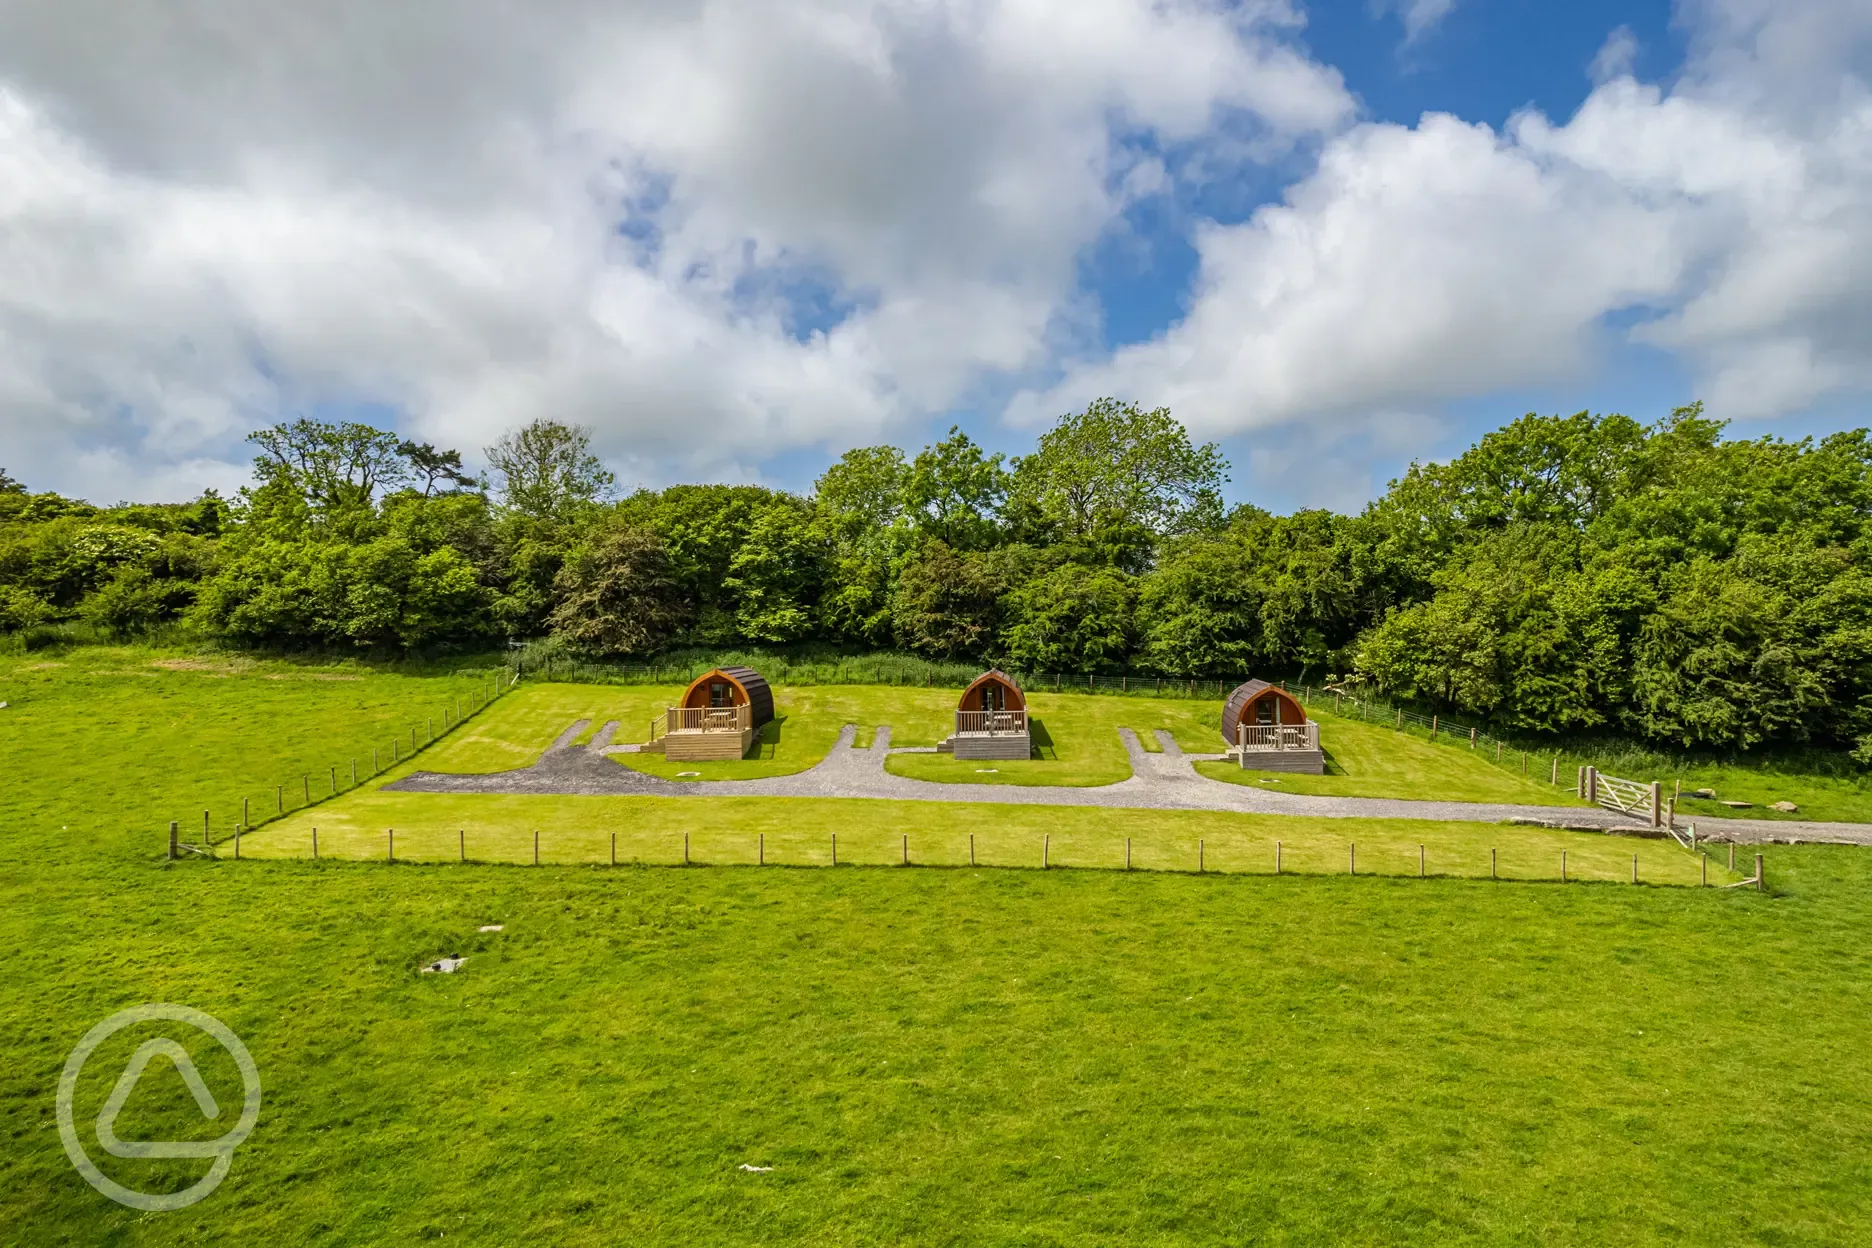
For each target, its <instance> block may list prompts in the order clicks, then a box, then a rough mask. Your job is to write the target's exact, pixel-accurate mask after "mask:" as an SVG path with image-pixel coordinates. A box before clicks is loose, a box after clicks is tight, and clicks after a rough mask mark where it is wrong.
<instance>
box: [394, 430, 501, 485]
mask: <svg viewBox="0 0 1872 1248" xmlns="http://www.w3.org/2000/svg"><path fill="white" fill-rule="evenodd" d="M397 453H398V454H400V455H402V456H403V458H404V459H406V460H408V461H409V466H410V472H411V474H412V475H413V476H414V477H415V478H416V479H417V480H419V481H421V482H422V487H423V491H422V492H423V497H424V498H428V497H429V496H430V495H432V494H433V493H435V490H436V485H437V483H438V482H440V483H442V484H443V485H445V486H447V487H448V488H449V489H451V490H478V489H480V488H481V480H480V478H478V477H476V476H475V475H474V474H473V473H471V472H469V471H468V470H467V469H466V468H464V467H462V457H461V452H460V451H438V450H437V449H436V448H435V447H433V446H431V445H430V444H429V443H427V442H407V441H406V442H401V443H398V445H397Z"/></svg>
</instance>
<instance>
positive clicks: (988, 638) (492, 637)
mask: <svg viewBox="0 0 1872 1248" xmlns="http://www.w3.org/2000/svg"><path fill="white" fill-rule="evenodd" d="M252 440H253V442H254V443H255V445H256V447H257V449H258V452H259V453H258V455H257V456H256V459H255V479H254V483H253V484H252V485H250V486H249V487H247V488H245V489H243V490H242V491H241V492H240V494H239V496H238V497H236V498H234V499H229V500H223V499H220V498H218V497H216V496H215V495H214V494H213V493H212V492H211V493H209V494H206V495H204V496H203V497H202V498H200V499H198V500H196V501H195V502H192V503H188V504H181V505H173V506H129V505H126V506H119V507H115V508H98V507H93V506H90V505H89V504H86V503H82V502H79V501H76V500H72V499H66V498H61V497H59V496H57V495H52V494H32V493H28V492H26V491H25V490H24V489H23V488H22V487H21V486H19V485H18V484H17V483H14V482H12V481H10V479H8V478H6V477H5V476H4V474H0V628H4V629H9V630H22V629H25V630H30V629H33V628H35V627H38V626H42V625H45V624H48V623H54V622H58V621H68V620H81V621H87V622H89V623H91V624H93V625H95V626H96V627H98V628H100V629H103V630H106V631H109V632H112V633H114V634H119V635H130V634H135V633H137V632H140V631H144V630H148V629H151V628H154V627H159V626H164V625H170V626H175V625H177V624H179V625H180V626H183V627H187V628H192V629H196V630H199V631H200V632H201V633H203V634H206V635H209V636H212V637H214V638H217V639H220V640H221V641H223V642H224V643H228V644H234V645H241V646H251V647H264V648H269V649H304V648H322V649H324V648H354V649H358V650H363V651H375V652H394V653H405V652H408V651H411V650H436V649H441V648H449V647H460V648H479V647H485V646H488V645H490V644H502V643H505V642H506V641H507V640H509V639H512V638H540V637H550V638H553V639H556V641H557V642H558V643H559V644H561V645H563V646H564V647H566V648H567V649H569V650H571V651H573V652H575V653H578V654H582V655H587V656H591V657H595V658H641V657H643V656H648V655H651V654H655V653H658V652H660V651H665V650H668V649H670V648H673V647H683V646H710V647H728V646H781V645H793V644H798V643H805V642H816V643H829V644H832V645H836V646H838V647H841V648H845V649H849V650H865V649H886V648H896V649H901V650H905V651H910V652H914V653H917V654H921V655H925V656H928V657H931V658H937V659H955V660H969V661H977V662H997V663H1001V664H1003V665H1006V666H1011V667H1015V668H1018V669H1020V670H1024V671H1045V672H1068V673H1099V672H1117V671H1132V672H1157V673H1161V674H1164V675H1173V676H1202V677H1222V678H1228V677H1234V676H1239V675H1241V674H1243V673H1247V672H1255V673H1279V674H1286V675H1297V674H1300V673H1303V672H1306V673H1312V674H1314V678H1316V679H1317V678H1318V677H1320V676H1326V675H1331V676H1334V677H1339V678H1343V679H1346V680H1350V681H1353V682H1358V681H1367V682H1371V683H1372V684H1374V685H1376V686H1378V687H1381V688H1382V689H1384V690H1385V691H1386V692H1388V693H1390V694H1392V695H1393V696H1397V697H1403V698H1408V699H1414V700H1418V701H1421V702H1424V703H1427V704H1430V705H1431V706H1440V707H1443V708H1446V709H1448V710H1453V711H1460V712H1463V713H1466V714H1469V715H1474V716H1482V717H1487V718H1489V719H1491V720H1492V721H1493V722H1495V723H1497V724H1501V725H1504V726H1509V727H1513V728H1517V729H1522V730H1533V731H1541V732H1558V733H1578V732H1601V731H1612V732H1619V733H1625V734H1630V735H1632V736H1635V737H1638V738H1641V739H1644V740H1646V741H1650V742H1655V743H1660V744H1664V743H1670V744H1682V745H1693V746H1713V747H1720V748H1725V749H1748V748H1752V747H1755V746H1758V745H1761V744H1764V743H1781V744H1787V743H1795V742H1802V743H1815V744H1820V745H1827V746H1843V747H1845V748H1852V749H1855V750H1856V751H1857V752H1858V753H1859V755H1860V756H1861V757H1863V758H1867V759H1872V580H1868V578H1867V577H1866V574H1865V572H1864V570H1863V569H1864V567H1865V564H1866V556H1867V554H1868V553H1869V550H1868V545H1867V544H1868V541H1872V533H1869V532H1868V521H1869V518H1872V441H1869V440H1868V436H1867V434H1866V432H1865V431H1863V430H1860V431H1855V432H1851V433H1841V434H1836V435H1833V436H1830V437H1828V438H1825V439H1823V440H1821V441H1818V442H1815V441H1812V440H1803V441H1800V442H1792V443H1790V442H1785V441H1781V440H1777V439H1772V438H1765V439H1761V440H1758V441H1741V440H1725V439H1724V438H1723V437H1722V426H1721V425H1720V424H1719V423H1717V422H1714V421H1710V420H1708V419H1705V418H1704V417H1703V415H1702V413H1701V410H1700V408H1697V407H1690V408H1685V409H1681V410H1679V411H1677V412H1675V413H1673V414H1672V415H1671V416H1670V417H1669V418H1668V419H1666V420H1663V421H1660V422H1658V423H1657V424H1655V425H1652V426H1649V427H1646V426H1641V425H1639V424H1638V423H1637V422H1635V421H1632V420H1629V419H1627V418H1625V417H1622V416H1605V417H1595V416H1590V415H1587V414H1585V413H1582V414H1579V415H1576V416H1571V417H1538V416H1532V415H1530V416H1527V417H1524V418H1522V419H1521V420H1518V421H1516V422H1514V423H1513V424H1511V425H1509V426H1507V427H1506V428H1503V429H1501V430H1498V431H1496V432H1494V433H1491V434H1489V435H1487V436H1485V437H1484V438H1483V439H1481V441H1480V442H1479V443H1477V445H1476V446H1475V447H1473V448H1472V449H1470V450H1469V451H1468V452H1467V453H1465V454H1464V455H1462V456H1461V457H1459V458H1457V459H1456V460H1454V461H1453V462H1451V463H1449V464H1444V465H1421V464H1420V465H1413V467H1412V468H1411V469H1410V471H1409V472H1407V473H1406V474H1405V476H1404V477H1403V478H1402V479H1400V480H1398V481H1395V482H1393V483H1392V485H1391V487H1390V489H1389V490H1388V491H1387V493H1386V494H1385V495H1384V497H1382V498H1380V499H1379V500H1377V501H1376V502H1374V503H1372V504H1371V505H1370V506H1368V507H1367V508H1366V509H1365V510H1364V512H1363V513H1362V514H1360V515H1356V516H1344V515H1337V514H1334V513H1331V512H1326V511H1300V512H1297V513H1295V514H1293V515H1290V516H1276V515H1272V514H1270V513H1268V512H1266V511H1263V510H1261V509H1259V508H1256V507H1253V506H1248V505H1243V506H1239V507H1236V508H1234V509H1233V510H1231V511H1225V510H1224V508H1223V506H1222V504H1221V488H1222V485H1223V483H1224V482H1225V480H1226V476H1225V471H1226V464H1225V463H1224V462H1223V460H1222V458H1221V456H1220V455H1219V453H1218V452H1217V449H1216V448H1215V447H1214V446H1213V445H1208V446H1196V445H1193V444H1192V443H1191V442H1190V440H1189V437H1188V435H1187V433H1186V432H1185V431H1184V430H1183V428H1182V426H1181V425H1179V424H1178V423H1177V422H1176V421H1175V420H1174V419H1172V418H1171V416H1170V414H1169V413H1168V412H1166V411H1163V410H1157V411H1144V410H1140V409H1138V408H1137V407H1135V406H1132V405H1128V404H1120V403H1116V402H1112V401H1109V400H1107V401H1101V402H1098V403H1094V404H1093V405H1091V406H1090V407H1089V408H1088V409H1087V410H1086V411H1084V412H1081V413H1076V414H1073V415H1071V416H1067V417H1064V418H1062V419H1061V420H1060V422H1059V423H1058V424H1057V425H1056V426H1055V427H1054V428H1053V429H1052V430H1050V431H1049V432H1047V433H1046V434H1044V435H1043V436H1042V437H1041V438H1040V439H1039V442H1038V444H1037V445H1036V447H1035V449H1034V452H1033V453H1032V454H1031V455H1026V456H1021V457H1017V458H1015V459H1013V460H1005V459H1003V458H1002V457H1001V456H999V455H989V454H986V453H985V452H984V451H983V450H982V448H980V447H979V446H977V445H976V444H975V443H974V442H972V441H971V440H970V439H969V438H968V437H967V435H965V434H963V433H961V432H959V431H956V430H951V432H950V436H949V437H947V438H946V439H944V440H942V441H940V442H938V443H937V444H935V445H933V446H928V447H925V448H923V449H922V450H921V451H919V452H917V453H916V454H915V455H907V454H905V453H903V452H901V451H899V450H898V449H897V448H894V447H888V446H882V447H868V448H862V449H859V450H854V451H851V452H848V453H847V454H846V455H845V456H843V457H842V458H841V459H840V460H839V461H838V462H837V463H836V464H834V465H833V466H832V467H831V468H830V469H828V470H827V471H826V473H825V474H824V475H823V476H822V477H821V478H820V479H819V480H818V482H817V483H816V486H815V488H814V490H813V492H812V494H811V495H810V496H807V497H802V496H799V495H794V494H790V493H786V492H782V491H775V490H768V489H763V488H760V487H755V486H728V485H688V486H674V487H671V488H669V489H665V490H660V491H651V490H640V491H637V492H636V493H633V494H630V495H628V496H626V497H622V498H618V497H615V489H614V482H613V480H612V478H611V476H610V474H609V473H607V472H606V471H605V469H604V468H603V466H602V464H601V463H600V462H599V461H598V459H597V458H596V457H595V456H594V455H593V454H592V452H591V450H590V446H589V443H588V440H587V436H586V434H585V433H584V431H582V430H579V429H576V428H570V427H567V426H564V425H560V424H556V423H553V422H549V421H538V422H535V423H534V424H532V425H529V426H527V427H526V428H525V429H522V430H519V431H516V432H515V433H513V434H510V435H509V436H507V437H505V438H503V439H502V440H501V442H500V443H498V444H497V445H496V446H494V447H490V448H488V452H487V458H488V462H489V464H490V478H491V479H490V480H489V481H487V482H483V481H480V480H478V479H476V478H475V477H473V476H472V475H470V474H469V473H468V472H467V471H465V470H464V468H463V464H462V459H461V456H460V455H459V453H457V452H455V451H452V450H437V449H436V448H434V447H432V446H427V445H419V444H415V443H410V442H407V441H400V440H399V439H397V438H396V437H395V436H394V435H392V434H389V433H385V432H383V431H380V430H376V429H372V428H369V427H368V426H362V425H355V424H343V425H325V424H318V423H315V422H309V421H298V422H295V423H293V424H290V425H283V426H280V427H278V428H275V429H270V430H265V431H262V432H259V433H256V434H254V435H253V438H252Z"/></svg>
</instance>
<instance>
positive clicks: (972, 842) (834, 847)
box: [832, 832, 975, 867]
mask: <svg viewBox="0 0 1872 1248" xmlns="http://www.w3.org/2000/svg"><path fill="white" fill-rule="evenodd" d="M974 853H975V836H974V834H973V833H970V834H969V854H970V859H969V861H971V862H973V861H974V857H973V855H974ZM832 865H833V866H835V867H836V866H838V833H836V832H834V833H833V834H832Z"/></svg>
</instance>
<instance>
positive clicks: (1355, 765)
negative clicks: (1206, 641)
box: [1186, 711, 1587, 806]
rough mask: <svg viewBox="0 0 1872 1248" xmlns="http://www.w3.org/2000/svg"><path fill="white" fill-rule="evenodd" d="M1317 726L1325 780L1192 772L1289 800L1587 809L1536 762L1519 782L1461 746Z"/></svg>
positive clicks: (1212, 765) (1345, 725) (1203, 768)
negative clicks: (1293, 796)
mask: <svg viewBox="0 0 1872 1248" xmlns="http://www.w3.org/2000/svg"><path fill="white" fill-rule="evenodd" d="M1315 718H1316V719H1318V721H1319V725H1320V746H1321V748H1322V749H1323V750H1324V751H1325V753H1326V774H1325V775H1323V776H1296V775H1289V774H1285V773H1283V774H1280V775H1276V774H1274V773H1271V772H1263V771H1252V770H1243V769H1242V768H1241V767H1238V766H1236V765H1235V764H1233V763H1229V762H1208V763H1197V764H1196V770H1198V771H1199V772H1201V773H1202V774H1203V775H1205V776H1209V777H1211V778H1213V779H1216V780H1225V781H1228V782H1229V783H1231V784H1245V785H1254V786H1260V787H1264V788H1278V789H1281V790H1284V791H1285V792H1288V793H1323V794H1329V795H1332V796H1335V797H1405V798H1418V799H1423V800H1428V801H1445V802H1513V803H1520V804H1524V805H1527V804H1531V805H1539V806H1584V805H1586V804H1587V803H1585V802H1583V801H1580V800H1579V799H1578V798H1576V797H1575V796H1574V794H1573V783H1574V777H1573V776H1572V775H1571V774H1569V775H1565V776H1562V777H1561V781H1562V783H1561V784H1559V785H1557V786H1556V785H1553V784H1551V783H1549V777H1550V775H1551V772H1550V770H1548V769H1546V767H1545V764H1540V765H1539V766H1536V765H1535V763H1534V761H1533V760H1530V766H1529V771H1530V775H1529V776H1528V777H1527V778H1526V779H1523V778H1522V777H1521V776H1520V775H1518V774H1517V773H1516V772H1515V770H1514V769H1513V767H1512V766H1509V767H1502V766H1497V765H1496V764H1495V763H1494V762H1493V761H1491V760H1490V759H1489V758H1487V757H1484V756H1483V755H1482V754H1481V753H1480V752H1472V751H1470V750H1469V749H1467V748H1465V747H1464V746H1462V745H1461V744H1443V743H1432V742H1429V741H1425V740H1422V739H1421V738H1418V737H1413V736H1409V735H1407V734H1405V733H1401V732H1394V731H1392V730H1391V729H1390V728H1388V727H1385V726H1384V725H1382V724H1368V723H1360V722H1359V721H1358V720H1355V719H1347V718H1344V717H1342V716H1338V715H1334V714H1332V713H1331V712H1330V711H1328V712H1324V713H1320V714H1317V715H1316V716H1315ZM1218 736H1219V734H1218ZM1186 748H1187V747H1186ZM1536 772H1538V774H1534V773H1536Z"/></svg>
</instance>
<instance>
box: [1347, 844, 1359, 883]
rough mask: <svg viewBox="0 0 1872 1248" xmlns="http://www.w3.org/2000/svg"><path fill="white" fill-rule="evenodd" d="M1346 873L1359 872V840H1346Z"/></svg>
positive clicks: (1354, 873)
mask: <svg viewBox="0 0 1872 1248" xmlns="http://www.w3.org/2000/svg"><path fill="white" fill-rule="evenodd" d="M1346 874H1347V875H1357V874H1358V842H1357V841H1347V842H1346Z"/></svg>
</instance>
